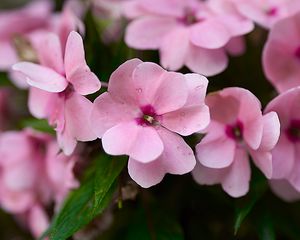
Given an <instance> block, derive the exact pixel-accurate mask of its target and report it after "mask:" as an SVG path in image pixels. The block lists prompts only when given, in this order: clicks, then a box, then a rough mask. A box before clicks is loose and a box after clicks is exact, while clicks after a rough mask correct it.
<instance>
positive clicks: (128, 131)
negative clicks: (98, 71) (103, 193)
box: [91, 59, 209, 187]
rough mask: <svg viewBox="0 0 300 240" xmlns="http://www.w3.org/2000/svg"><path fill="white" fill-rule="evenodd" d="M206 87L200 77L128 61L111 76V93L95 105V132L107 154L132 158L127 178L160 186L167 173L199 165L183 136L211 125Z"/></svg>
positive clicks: (205, 80)
mask: <svg viewBox="0 0 300 240" xmlns="http://www.w3.org/2000/svg"><path fill="white" fill-rule="evenodd" d="M207 83H208V81H207V79H206V78H205V77H203V76H201V75H198V74H186V75H183V74H181V73H175V72H167V71H166V70H164V69H162V68H161V67H160V66H158V65H156V64H154V63H150V62H142V61H140V60H139V59H133V60H130V61H127V62H125V63H124V64H122V65H121V66H120V67H119V68H118V69H117V70H116V71H115V72H114V73H113V74H112V75H111V77H110V80H109V84H108V92H105V93H103V94H102V95H100V96H99V97H98V98H97V99H96V100H95V102H94V108H93V111H92V115H91V123H92V128H93V130H94V132H95V133H96V135H97V136H98V137H99V138H102V144H103V148H104V150H105V151H106V152H107V153H108V154H111V155H123V154H126V155H129V163H128V170H129V174H130V176H131V177H132V178H133V179H134V180H135V181H136V182H137V183H138V184H139V185H141V186H142V187H150V186H152V185H155V184H157V183H159V182H160V181H161V180H162V179H163V177H164V175H165V174H166V173H171V174H185V173H187V172H190V171H191V170H192V169H193V168H194V166H195V163H196V161H195V157H194V154H193V151H192V149H191V148H190V147H189V146H188V145H187V144H186V143H185V142H184V140H183V139H182V138H181V137H180V135H182V136H187V135H190V134H193V133H195V132H198V131H200V130H202V129H204V128H205V127H206V126H207V125H208V123H209V110H208V107H207V106H206V105H205V103H204V97H205V93H206V87H207Z"/></svg>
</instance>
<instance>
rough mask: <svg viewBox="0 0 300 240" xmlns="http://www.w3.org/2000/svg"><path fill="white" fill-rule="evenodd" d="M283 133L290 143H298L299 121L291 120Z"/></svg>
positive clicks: (299, 138) (299, 134)
mask: <svg viewBox="0 0 300 240" xmlns="http://www.w3.org/2000/svg"><path fill="white" fill-rule="evenodd" d="M285 132H286V135H287V138H288V139H289V140H290V141H291V142H300V120H298V119H297V120H292V121H291V123H290V126H289V127H288V128H287V129H286V130H285Z"/></svg>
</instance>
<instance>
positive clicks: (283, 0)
mask: <svg viewBox="0 0 300 240" xmlns="http://www.w3.org/2000/svg"><path fill="white" fill-rule="evenodd" d="M232 1H233V2H234V3H235V4H236V7H237V9H238V10H239V11H240V12H241V13H242V14H243V15H244V16H245V17H247V18H249V19H251V20H253V21H254V22H256V23H257V24H259V25H260V26H262V27H264V28H267V29H269V28H272V27H273V25H274V24H275V23H276V22H277V21H279V20H281V19H283V18H286V17H289V16H292V15H293V14H295V13H296V12H297V11H299V10H300V2H299V1H295V0H232Z"/></svg>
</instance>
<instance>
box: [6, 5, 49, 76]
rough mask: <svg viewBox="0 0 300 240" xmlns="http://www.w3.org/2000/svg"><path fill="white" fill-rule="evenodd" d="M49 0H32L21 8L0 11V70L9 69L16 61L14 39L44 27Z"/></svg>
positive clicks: (17, 57)
mask: <svg viewBox="0 0 300 240" xmlns="http://www.w3.org/2000/svg"><path fill="white" fill-rule="evenodd" d="M51 9H52V6H51V4H50V1H47V0H42V1H33V2H31V3H29V4H28V5H26V6H25V7H23V8H20V9H16V10H2V11H0V70H1V71H6V70H9V68H10V67H11V65H12V64H14V63H16V62H18V60H19V56H18V54H19V53H18V52H17V50H16V48H15V39H16V38H17V37H20V36H23V35H27V34H29V33H31V32H33V31H35V30H38V29H41V28H45V27H46V26H47V24H48V19H49V18H50V17H51Z"/></svg>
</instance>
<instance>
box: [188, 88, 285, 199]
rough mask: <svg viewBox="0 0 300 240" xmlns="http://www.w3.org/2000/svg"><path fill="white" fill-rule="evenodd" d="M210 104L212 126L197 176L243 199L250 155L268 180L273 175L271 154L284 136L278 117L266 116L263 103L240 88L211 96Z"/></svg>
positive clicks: (202, 145)
mask: <svg viewBox="0 0 300 240" xmlns="http://www.w3.org/2000/svg"><path fill="white" fill-rule="evenodd" d="M206 103H207V105H208V106H209V108H210V113H211V123H210V125H209V126H208V128H207V129H206V131H205V132H206V133H207V134H206V136H205V137H204V138H203V139H202V141H201V142H200V143H199V144H198V145H197V146H196V153H197V154H196V156H197V158H198V160H199V163H198V164H197V166H196V168H195V170H194V171H193V176H194V178H195V180H196V181H197V182H198V183H200V184H208V185H212V184H218V183H220V184H221V185H222V188H223V189H224V191H226V192H227V193H228V194H229V195H231V196H233V197H240V196H243V195H245V194H246V193H247V192H248V190H249V181H250V175H251V169H250V163H249V157H248V154H250V155H251V157H252V159H253V161H254V163H255V165H256V166H257V167H258V168H259V169H260V170H261V171H262V172H263V173H264V174H265V175H266V177H267V178H270V177H271V176H272V155H271V152H270V151H271V149H272V148H273V147H274V145H275V144H276V142H277V140H278V138H279V133H280V129H279V128H280V123H279V120H278V117H277V114H276V113H275V112H270V113H268V114H266V115H262V112H261V105H260V102H259V100H258V99H257V98H256V97H255V96H254V95H253V94H252V93H251V92H249V91H248V90H246V89H243V88H238V87H233V88H225V89H223V90H221V91H219V92H215V93H211V94H210V95H208V96H207V98H206Z"/></svg>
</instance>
